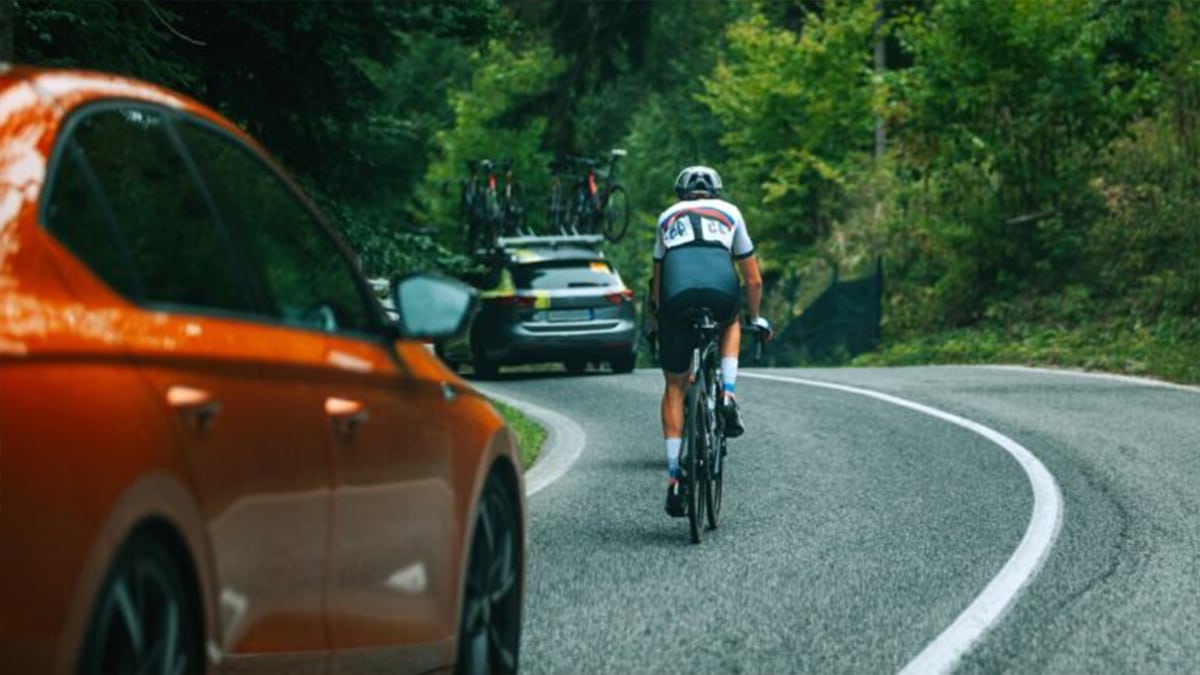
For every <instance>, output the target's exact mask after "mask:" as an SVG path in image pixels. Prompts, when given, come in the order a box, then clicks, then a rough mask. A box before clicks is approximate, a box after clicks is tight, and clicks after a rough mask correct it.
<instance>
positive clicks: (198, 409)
mask: <svg viewBox="0 0 1200 675" xmlns="http://www.w3.org/2000/svg"><path fill="white" fill-rule="evenodd" d="M167 405H170V406H171V407H172V408H174V409H175V410H178V411H179V415H180V417H182V418H183V419H184V421H186V422H187V423H188V424H190V425H192V426H193V427H195V428H196V429H197V430H198V431H204V430H205V429H207V428H208V425H209V424H210V423H211V422H212V419H213V418H214V417H216V416H217V413H219V412H221V402H220V401H219V400H217V399H216V398H215V397H213V395H212V392H210V391H207V390H205V389H197V388H196V387H188V386H184V385H181V384H176V385H172V386H171V387H169V388H168V389H167Z"/></svg>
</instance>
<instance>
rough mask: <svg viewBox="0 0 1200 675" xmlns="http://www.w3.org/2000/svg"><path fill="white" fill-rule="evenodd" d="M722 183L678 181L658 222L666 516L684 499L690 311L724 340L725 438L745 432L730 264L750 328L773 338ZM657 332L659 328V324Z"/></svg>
mask: <svg viewBox="0 0 1200 675" xmlns="http://www.w3.org/2000/svg"><path fill="white" fill-rule="evenodd" d="M720 193H721V176H720V175H718V174H717V172H716V171H715V170H713V169H712V168H710V167H707V166H689V167H687V168H685V169H684V170H683V171H681V172H680V173H679V177H678V178H676V179H675V194H676V195H678V196H679V199H680V201H678V202H676V203H675V204H674V205H672V206H671V207H670V208H668V209H667V210H666V211H663V213H662V215H661V216H659V217H658V236H657V238H656V241H655V244H654V276H653V277H652V279H651V285H650V288H651V292H650V298H651V308H650V309H651V315H652V316H654V317H656V322H655V321H653V320H652V330H655V331H656V332H657V334H658V344H659V349H658V352H659V362H660V364H661V366H662V370H663V376H664V379H665V380H666V386H665V388H664V391H663V397H662V428H663V438H664V439H665V441H666V446H667V504H666V509H667V513H668V514H670V515H671V516H673V517H680V516H683V515H684V510H683V496H682V495H681V494H680V491H681V489H682V488H681V482H680V470H679V451H680V447H681V446H682V443H683V441H682V437H683V403H684V398H685V394H686V391H687V387H688V375H689V371H690V369H691V360H692V350H693V349H694V348H695V346H696V345H695V344H693V343H694V336H693V334H692V326H691V323H690V322H689V320H688V318H687V312H688V310H689V309H693V308H699V307H707V308H708V309H709V310H710V311H711V312H712V315H713V320H714V321H716V322H717V323H720V324H723V325H724V328H723V329H722V332H721V346H720V347H721V385H722V390H723V396H722V405H721V410H722V414H723V415H724V416H725V435H726V436H727V437H730V438H736V437H737V436H741V435H742V434H743V433H744V432H745V424H744V423H743V421H742V414H741V410H740V409H739V408H738V404H737V399H736V392H735V385H736V382H737V369H738V350H739V349H740V346H741V327H740V325H739V323H738V320H737V318H738V305H739V302H740V298H741V292H740V289H739V287H738V278H737V274H736V273H735V272H734V269H733V268H734V265H733V262H732V261H733V260H736V261H737V266H738V268H739V269H740V270H741V276H742V279H743V281H744V282H745V284H746V298H747V303H748V304H749V308H748V309H749V316H750V323H751V325H753V326H755V327H756V328H757V329H758V330H760V331H762V333H763V337H764V339H767V340H769V339H770V338H771V324H770V322H769V321H767V320H766V319H765V318H763V317H762V316H759V305H760V303H761V301H762V275H761V274H760V272H759V269H758V260H757V259H756V258H755V256H754V244H753V243H751V241H750V235H749V233H747V232H746V221H745V220H744V219H743V218H742V212H741V211H740V210H739V209H738V207H736V206H734V205H733V204H731V203H729V202H727V201H725V200H723V199H720V197H719V196H720ZM655 323H656V324H657V325H654V324H655Z"/></svg>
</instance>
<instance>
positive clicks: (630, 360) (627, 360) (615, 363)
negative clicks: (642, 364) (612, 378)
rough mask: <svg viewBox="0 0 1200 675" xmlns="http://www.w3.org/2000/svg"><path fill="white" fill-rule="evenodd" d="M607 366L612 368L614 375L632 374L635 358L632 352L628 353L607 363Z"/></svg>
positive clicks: (635, 363) (635, 364)
mask: <svg viewBox="0 0 1200 675" xmlns="http://www.w3.org/2000/svg"><path fill="white" fill-rule="evenodd" d="M608 364H609V365H610V366H612V370H613V372H614V373H617V374H620V375H624V374H626V373H632V372H633V369H634V368H635V367H636V366H637V356H636V355H635V354H634V353H633V352H629V353H627V354H622V355H620V356H618V357H617V358H615V359H613V360H611V361H609V362H608Z"/></svg>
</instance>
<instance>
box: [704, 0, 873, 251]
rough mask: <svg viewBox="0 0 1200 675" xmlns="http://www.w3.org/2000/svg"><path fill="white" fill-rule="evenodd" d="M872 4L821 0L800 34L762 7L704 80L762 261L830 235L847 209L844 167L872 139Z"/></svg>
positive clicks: (738, 26)
mask: <svg viewBox="0 0 1200 675" xmlns="http://www.w3.org/2000/svg"><path fill="white" fill-rule="evenodd" d="M874 8H875V3H874V2H873V1H871V0H838V1H835V2H829V3H826V5H825V6H824V11H823V13H822V14H820V15H818V14H808V15H805V16H804V18H803V23H802V26H801V30H800V33H799V34H796V33H794V32H792V31H790V30H787V29H784V28H777V27H774V26H772V25H770V24H769V23H768V21H767V19H766V18H765V17H763V16H762V15H756V16H752V17H750V18H749V19H747V20H745V21H740V22H737V23H734V24H733V25H731V26H730V27H729V29H728V32H727V38H728V41H729V47H728V49H727V50H726V53H725V55H724V58H723V59H722V60H721V61H720V62H719V63H718V65H717V67H716V69H715V70H714V71H713V73H712V74H711V75H710V76H709V77H706V78H705V79H704V92H703V93H702V94H701V96H700V100H701V101H702V102H703V103H704V104H705V105H706V106H707V107H708V108H709V109H710V110H711V111H712V114H713V115H714V116H715V117H716V118H717V119H718V120H720V121H721V123H722V124H723V127H724V130H725V132H724V134H723V136H722V137H721V143H722V145H723V147H724V149H725V150H726V152H727V153H728V155H729V157H730V160H729V162H728V164H727V173H728V174H729V176H730V180H731V182H732V183H734V184H736V185H737V186H738V187H739V190H740V191H741V192H740V193H739V194H740V196H741V202H740V204H741V206H742V210H743V212H744V213H745V214H746V217H747V219H748V221H749V222H753V223H754V232H755V234H756V237H757V238H758V240H759V241H761V244H760V246H759V248H760V250H762V251H763V252H764V259H765V264H766V266H767V267H768V268H770V267H771V266H775V265H784V264H790V263H791V262H792V261H793V259H794V258H795V257H796V255H797V253H800V252H801V251H803V250H804V248H806V247H808V246H812V245H813V244H815V243H817V242H818V241H820V240H821V239H822V238H823V237H825V236H827V235H828V234H829V232H830V230H831V228H832V223H833V222H834V221H835V220H837V219H838V218H840V217H841V216H842V212H843V209H844V207H845V189H846V172H847V171H850V170H852V169H854V168H855V167H857V166H860V165H861V163H862V153H863V152H865V151H869V150H870V149H871V148H872V147H873V144H874V117H873V111H874V108H875V104H876V99H877V93H878V92H877V87H878V86H879V83H878V82H877V80H876V79H875V78H874V77H873V73H872V63H873V62H872V45H873V43H874V40H875V19H876V13H875V9H874ZM756 243H758V242H757V241H756Z"/></svg>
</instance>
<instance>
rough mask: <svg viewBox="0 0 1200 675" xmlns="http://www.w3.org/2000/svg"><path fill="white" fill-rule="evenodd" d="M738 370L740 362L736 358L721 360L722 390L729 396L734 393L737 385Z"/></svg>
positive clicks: (730, 357) (728, 357) (729, 357)
mask: <svg viewBox="0 0 1200 675" xmlns="http://www.w3.org/2000/svg"><path fill="white" fill-rule="evenodd" d="M737 370H738V360H737V357H736V356H725V357H722V358H721V388H722V389H724V390H725V393H727V394H732V393H734V387H735V386H736V385H737Z"/></svg>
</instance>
